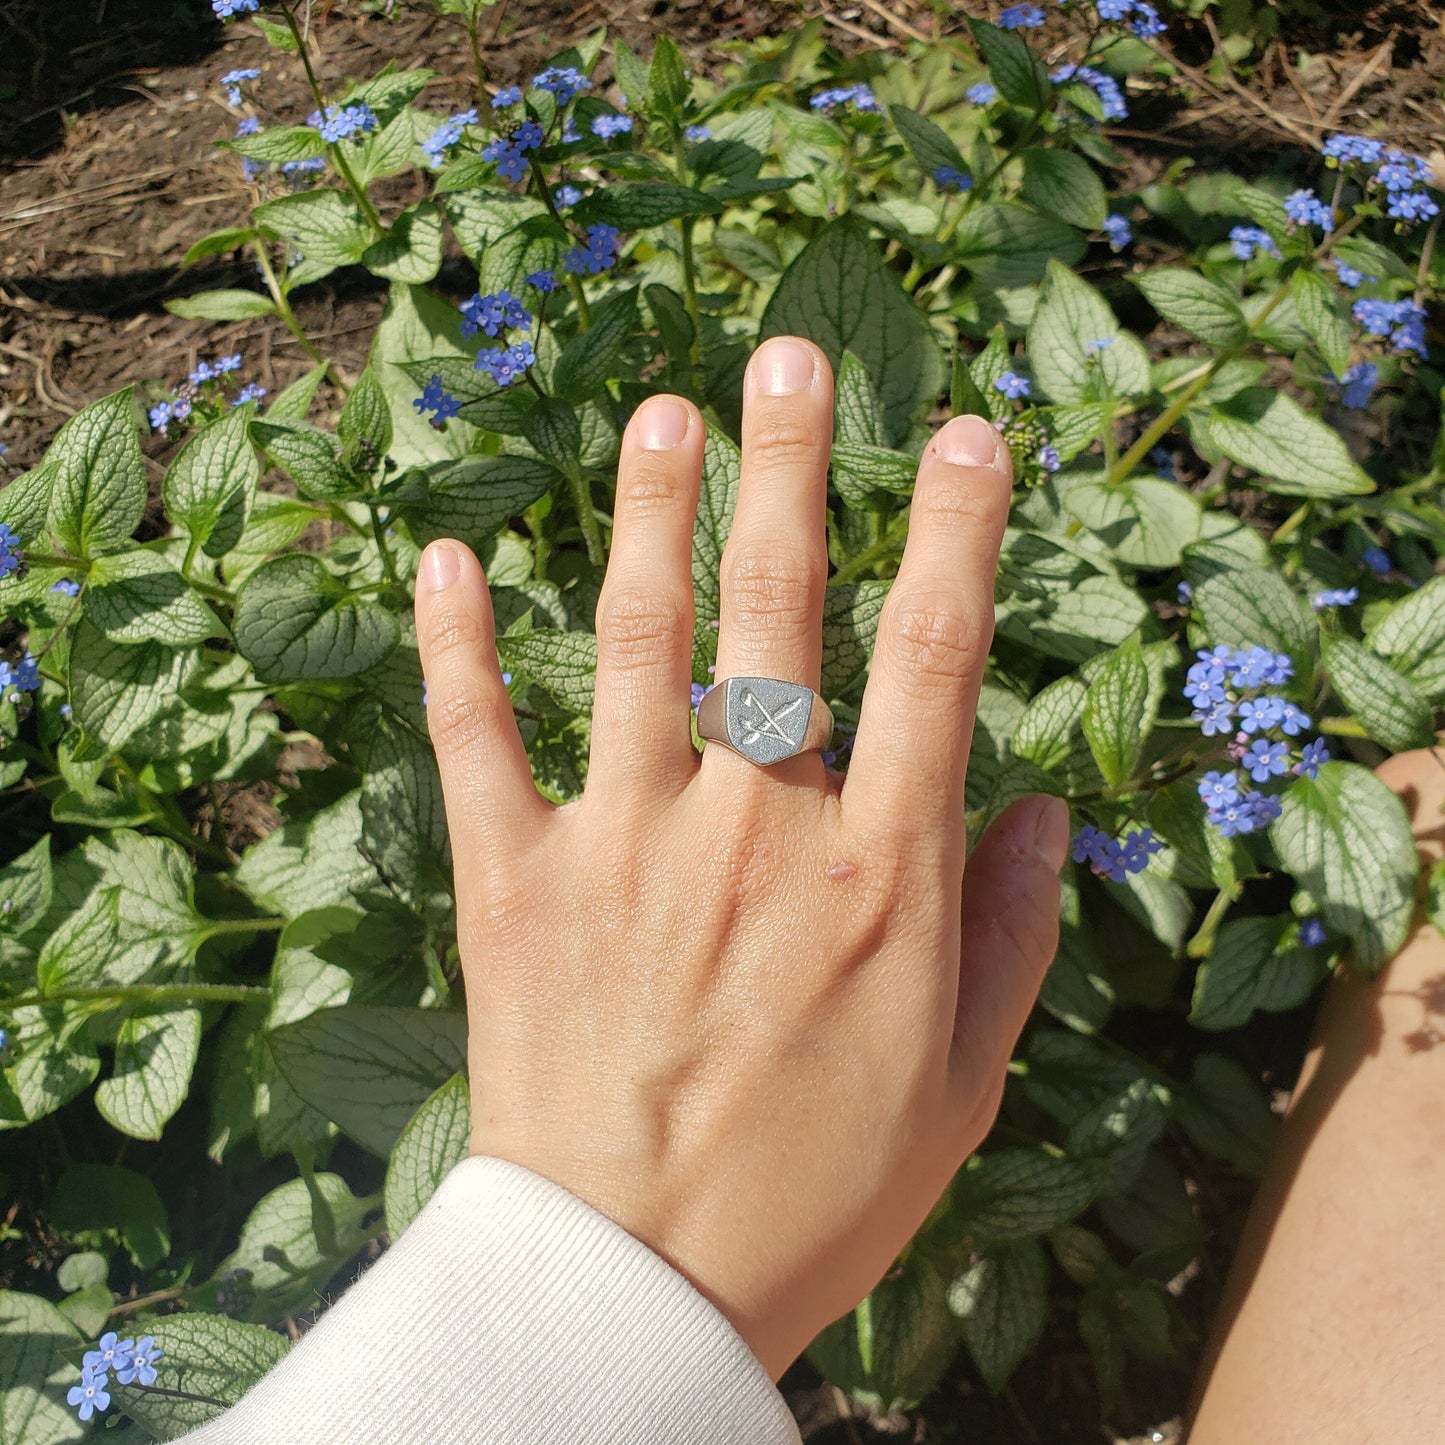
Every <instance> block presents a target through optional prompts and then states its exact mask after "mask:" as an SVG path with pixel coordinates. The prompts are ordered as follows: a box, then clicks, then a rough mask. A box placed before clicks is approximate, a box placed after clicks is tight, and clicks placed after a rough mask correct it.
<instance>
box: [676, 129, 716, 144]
mask: <svg viewBox="0 0 1445 1445" xmlns="http://www.w3.org/2000/svg"><path fill="white" fill-rule="evenodd" d="M682 138H683V139H684V140H686V141H691V142H692V144H693V145H698V144H700V143H701V142H702V141H705V140H711V139H712V127H711V126H710V125H690V126H688V127H687V128H686V129H685V130H684V131H683V133H682Z"/></svg>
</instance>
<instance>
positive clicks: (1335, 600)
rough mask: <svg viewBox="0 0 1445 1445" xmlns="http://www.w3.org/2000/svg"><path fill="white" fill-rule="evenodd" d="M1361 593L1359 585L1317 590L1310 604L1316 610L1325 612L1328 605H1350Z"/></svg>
mask: <svg viewBox="0 0 1445 1445" xmlns="http://www.w3.org/2000/svg"><path fill="white" fill-rule="evenodd" d="M1359 595H1360V589H1359V588H1358V587H1331V588H1329V589H1327V590H1326V591H1324V592H1316V593H1315V595H1314V596H1313V597H1311V598H1310V606H1311V607H1313V608H1314V610H1315V611H1316V612H1323V611H1324V610H1325V608H1326V607H1348V606H1349V605H1350V603H1352V602H1354V601H1356V600H1357V599H1358V598H1359Z"/></svg>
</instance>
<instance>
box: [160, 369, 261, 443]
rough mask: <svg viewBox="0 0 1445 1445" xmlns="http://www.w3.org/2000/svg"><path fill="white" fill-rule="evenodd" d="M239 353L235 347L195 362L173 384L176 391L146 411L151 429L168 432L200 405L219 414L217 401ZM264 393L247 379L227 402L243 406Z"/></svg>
mask: <svg viewBox="0 0 1445 1445" xmlns="http://www.w3.org/2000/svg"><path fill="white" fill-rule="evenodd" d="M241 366H242V357H241V353H240V352H239V351H236V352H232V353H231V354H230V355H229V356H218V357H217V358H216V359H215V360H214V361H200V362H197V364H196V368H195V370H194V371H192V372H191V373H190V374H189V375H188V376H187V377H186V380H185V384H184V385H183V386H179V387H177V388H176V394H175V396H172V397H167V398H165V399H164V400H162V401H158V402H157V403H156V404H155V405H154V406H153V407H151V408H150V411H149V413H148V415H149V417H150V424H151V430H152V431H158V432H159V433H160V434H161V435H162V436H166V435H168V434H169V428H170V427H171V426H172V425H173V424H174V423H176V422H184V421H188V420H189V419H190V416H191V413H192V412H193V411H194V410H195V409H196V407H197V406H203V407H205V408H206V409H207V412H208V414H210V415H219V413H220V407H221V403H222V402H224V401H225V388H226V387H227V386H228V385H229V384H230V380H231V378H232V377H234V376H235V375H236V373H237V372H238V371H240V369H241ZM265 395H266V388H265V387H264V386H258V385H257V384H256V383H255V382H250V383H249V384H248V385H246V386H243V387H242V388H241V390H240V391H239V392H237V394H236V396H235V397H234V398H233V399H232V401H231V406H232V407H233V408H234V407H238V406H245V405H246V403H247V402H252V401H260V400H261V398H262V397H264V396H265Z"/></svg>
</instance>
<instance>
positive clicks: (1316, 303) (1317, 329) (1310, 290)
mask: <svg viewBox="0 0 1445 1445" xmlns="http://www.w3.org/2000/svg"><path fill="white" fill-rule="evenodd" d="M1290 294H1291V295H1292V296H1293V297H1294V304H1295V310H1296V311H1298V313H1299V319H1300V323H1301V324H1302V325H1303V326H1304V329H1305V330H1306V331H1308V332H1309V334H1310V336H1311V338H1312V339H1313V341H1314V343H1315V345H1316V346H1318V347H1319V349H1320V355H1321V356H1322V357H1323V358H1324V362H1325V365H1326V366H1328V367H1329V369H1330V370H1331V371H1333V372H1334V374H1335V375H1336V376H1337V377H1340V376H1343V375H1344V373H1345V372H1346V370H1348V368H1349V365H1350V335H1351V327H1350V323H1349V321H1348V320H1346V318H1345V316H1344V315H1343V314H1342V312H1341V310H1340V303H1339V298H1338V294H1337V293H1336V291H1335V288H1334V287H1333V286H1331V285H1330V283H1329V282H1328V281H1326V280H1325V278H1324V277H1323V276H1321V275H1320V273H1319V272H1318V271H1305V270H1300V271H1296V272H1295V273H1294V275H1293V276H1292V277H1291V278H1290Z"/></svg>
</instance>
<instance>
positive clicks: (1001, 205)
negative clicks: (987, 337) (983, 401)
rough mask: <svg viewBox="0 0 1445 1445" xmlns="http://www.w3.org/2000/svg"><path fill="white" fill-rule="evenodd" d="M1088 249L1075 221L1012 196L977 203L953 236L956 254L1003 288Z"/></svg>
mask: <svg viewBox="0 0 1445 1445" xmlns="http://www.w3.org/2000/svg"><path fill="white" fill-rule="evenodd" d="M1085 249H1086V245H1085V242H1084V238H1083V237H1082V236H1081V235H1080V234H1079V233H1078V231H1076V230H1075V229H1074V228H1073V227H1072V226H1069V225H1066V224H1065V223H1064V222H1063V221H1060V220H1057V219H1056V218H1055V217H1053V216H1047V215H1041V214H1040V213H1039V212H1038V211H1034V210H1030V209H1029V208H1028V207H1027V206H1019V205H1014V204H1013V203H1011V202H997V201H983V202H980V203H978V204H976V205H974V206H971V207H970V208H969V209H968V210H967V211H966V212H965V213H964V217H963V220H962V221H961V222H960V223H959V226H958V230H957V231H956V232H955V233H954V237H953V253H954V256H955V258H956V259H957V260H959V261H961V262H962V263H963V264H964V265H965V266H967V267H968V269H969V270H970V271H971V272H972V273H973V276H974V279H975V280H976V281H978V282H980V283H981V284H982V285H984V286H988V287H992V288H997V289H1003V290H1012V289H1017V288H1019V287H1022V286H1032V285H1034V283H1035V282H1037V281H1040V280H1042V279H1043V276H1044V273H1045V272H1046V271H1047V269H1048V266H1049V262H1050V261H1058V262H1059V263H1060V264H1062V265H1064V266H1066V267H1067V266H1072V265H1073V264H1074V263H1075V262H1076V261H1078V260H1079V259H1080V258H1081V257H1082V256H1083V254H1084V251H1085ZM974 380H975V381H977V380H978V378H977V377H975V378H974Z"/></svg>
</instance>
